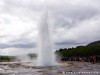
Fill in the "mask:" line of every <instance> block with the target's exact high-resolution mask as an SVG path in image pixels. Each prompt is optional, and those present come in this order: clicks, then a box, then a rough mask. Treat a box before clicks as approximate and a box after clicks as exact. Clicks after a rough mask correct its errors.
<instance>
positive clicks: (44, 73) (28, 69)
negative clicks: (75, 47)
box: [0, 62, 100, 75]
mask: <svg viewBox="0 0 100 75" xmlns="http://www.w3.org/2000/svg"><path fill="white" fill-rule="evenodd" d="M31 63H32V62H20V63H19V62H0V75H100V64H91V63H86V62H61V63H60V64H59V65H58V66H52V67H36V66H35V65H33V66H32V65H31Z"/></svg>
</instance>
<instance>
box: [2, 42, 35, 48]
mask: <svg viewBox="0 0 100 75" xmlns="http://www.w3.org/2000/svg"><path fill="white" fill-rule="evenodd" d="M34 47H36V44H35V43H26V44H24V43H22V44H18V43H17V44H11V45H10V44H2V43H1V44H0V49H5V48H34Z"/></svg>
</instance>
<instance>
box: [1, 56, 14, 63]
mask: <svg viewBox="0 0 100 75" xmlns="http://www.w3.org/2000/svg"><path fill="white" fill-rule="evenodd" d="M15 59H16V57H14V56H0V62H10V61H14V60H15Z"/></svg>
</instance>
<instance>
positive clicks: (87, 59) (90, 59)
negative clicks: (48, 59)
mask: <svg viewBox="0 0 100 75" xmlns="http://www.w3.org/2000/svg"><path fill="white" fill-rule="evenodd" d="M61 60H62V61H83V62H92V63H95V62H100V56H96V55H94V56H84V57H80V56H78V57H66V58H62V59H61Z"/></svg>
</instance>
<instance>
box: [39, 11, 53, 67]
mask: <svg viewBox="0 0 100 75" xmlns="http://www.w3.org/2000/svg"><path fill="white" fill-rule="evenodd" d="M38 53H39V54H38V66H54V65H55V57H54V52H53V50H52V48H51V41H50V30H49V22H48V11H47V10H45V12H44V13H43V15H42V18H41V22H40V25H39V52H38Z"/></svg>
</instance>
